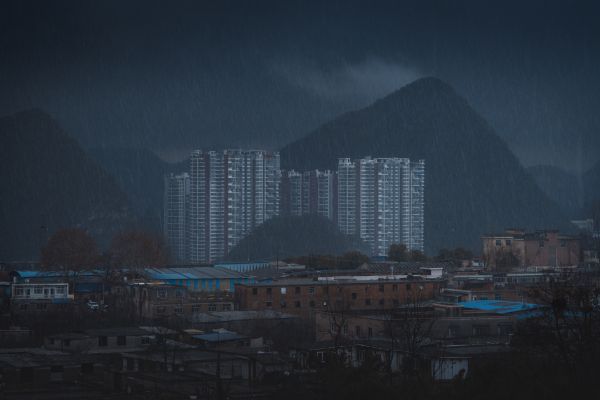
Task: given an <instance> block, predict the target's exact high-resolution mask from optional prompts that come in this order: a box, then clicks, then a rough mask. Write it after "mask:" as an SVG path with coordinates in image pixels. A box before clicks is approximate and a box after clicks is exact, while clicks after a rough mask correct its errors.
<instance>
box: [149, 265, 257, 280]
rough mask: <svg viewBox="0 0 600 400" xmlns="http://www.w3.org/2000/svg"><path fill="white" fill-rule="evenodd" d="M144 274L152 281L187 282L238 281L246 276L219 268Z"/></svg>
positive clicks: (195, 268)
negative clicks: (205, 280)
mask: <svg viewBox="0 0 600 400" xmlns="http://www.w3.org/2000/svg"><path fill="white" fill-rule="evenodd" d="M144 272H145V274H146V275H147V276H148V277H149V278H152V279H160V280H187V279H238V278H245V277H247V275H244V274H241V273H239V272H236V271H232V270H229V269H226V268H219V267H174V268H145V269H144Z"/></svg>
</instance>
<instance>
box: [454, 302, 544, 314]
mask: <svg viewBox="0 0 600 400" xmlns="http://www.w3.org/2000/svg"><path fill="white" fill-rule="evenodd" d="M458 305H459V306H461V307H463V308H469V309H474V310H481V311H490V312H493V313H495V314H511V313H516V312H522V311H530V310H534V309H537V308H541V307H542V306H541V305H539V304H533V303H521V302H518V301H504V300H472V301H465V302H464V303H458Z"/></svg>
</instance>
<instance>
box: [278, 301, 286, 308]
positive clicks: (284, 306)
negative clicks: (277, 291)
mask: <svg viewBox="0 0 600 400" xmlns="http://www.w3.org/2000/svg"><path fill="white" fill-rule="evenodd" d="M279 306H280V307H281V308H286V307H287V304H286V302H285V301H284V300H281V302H280V303H279Z"/></svg>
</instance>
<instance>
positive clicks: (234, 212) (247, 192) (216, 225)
mask: <svg viewBox="0 0 600 400" xmlns="http://www.w3.org/2000/svg"><path fill="white" fill-rule="evenodd" d="M190 171H191V173H190V203H189V221H188V222H189V237H188V243H189V246H188V247H189V258H190V261H191V262H209V261H215V260H219V259H222V258H223V257H224V256H226V255H227V253H228V252H229V250H231V248H233V247H235V245H237V244H238V243H239V241H240V240H241V239H242V238H243V237H244V236H246V235H247V234H248V233H249V232H250V231H251V230H252V229H254V228H255V227H257V226H258V225H260V224H262V223H263V222H265V221H266V220H268V219H270V218H272V217H274V216H276V215H278V214H279V181H280V169H279V153H271V152H267V151H264V150H224V151H208V152H203V151H201V150H196V151H194V152H193V153H192V156H191V168H190Z"/></svg>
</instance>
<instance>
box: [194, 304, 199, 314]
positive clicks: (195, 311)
mask: <svg viewBox="0 0 600 400" xmlns="http://www.w3.org/2000/svg"><path fill="white" fill-rule="evenodd" d="M192 312H193V313H198V312H200V304H194V305H192Z"/></svg>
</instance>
